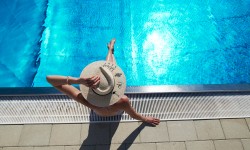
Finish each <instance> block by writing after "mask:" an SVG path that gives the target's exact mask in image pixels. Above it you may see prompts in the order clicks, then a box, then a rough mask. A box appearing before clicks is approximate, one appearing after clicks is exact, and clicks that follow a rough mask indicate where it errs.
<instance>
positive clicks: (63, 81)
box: [46, 39, 160, 126]
mask: <svg viewBox="0 0 250 150" xmlns="http://www.w3.org/2000/svg"><path fill="white" fill-rule="evenodd" d="M114 44H115V39H112V40H111V41H110V42H109V43H108V44H107V47H108V54H107V57H106V61H110V62H112V63H114V64H116V60H115V57H114ZM46 79H47V81H48V82H49V83H50V84H51V85H52V86H54V87H55V88H56V89H58V90H59V91H61V92H62V93H65V94H66V95H68V96H69V97H71V98H72V99H74V100H75V101H77V102H79V103H81V104H83V105H85V106H86V107H89V108H90V109H92V110H93V111H94V112H95V113H96V114H98V115H100V116H114V115H116V114H117V113H118V112H120V111H125V112H126V113H127V114H129V115H130V116H131V117H132V118H134V119H137V120H140V121H143V122H146V123H149V124H151V125H153V126H156V125H158V124H159V123H160V120H159V119H157V118H153V117H145V116H142V115H141V114H139V113H137V112H136V111H135V109H134V108H133V107H132V106H131V103H130V102H129V98H128V97H127V96H126V95H124V96H122V98H121V99H120V100H119V101H118V102H116V103H115V104H113V105H110V106H108V107H97V106H95V105H92V104H91V103H89V102H88V101H87V100H86V99H85V98H84V97H83V96H82V94H81V91H79V90H78V89H77V88H75V87H74V86H72V85H71V84H84V85H86V86H88V87H91V88H96V87H97V86H98V84H99V83H100V77H99V76H93V77H91V78H75V77H66V76H58V75H53V76H47V77H46Z"/></svg>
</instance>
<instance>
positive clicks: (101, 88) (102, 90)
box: [93, 67, 115, 95]
mask: <svg viewBox="0 0 250 150" xmlns="http://www.w3.org/2000/svg"><path fill="white" fill-rule="evenodd" d="M99 69H100V71H101V74H100V83H99V85H98V87H97V88H96V89H93V90H94V92H96V93H97V94H99V95H107V94H109V93H110V92H111V91H112V90H113V89H114V85H115V83H114V82H115V81H114V77H113V74H112V72H111V71H110V70H109V69H107V68H104V67H99Z"/></svg>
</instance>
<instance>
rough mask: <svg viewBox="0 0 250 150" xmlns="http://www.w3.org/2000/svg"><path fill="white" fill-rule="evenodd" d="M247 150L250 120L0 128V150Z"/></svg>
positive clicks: (249, 145) (248, 148)
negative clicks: (155, 124)
mask: <svg viewBox="0 0 250 150" xmlns="http://www.w3.org/2000/svg"><path fill="white" fill-rule="evenodd" d="M79 149H81V150H99V149H100V150H109V149H111V150H115V149H119V150H125V149H130V150H250V118H238V119H216V120H187V121H162V122H161V124H160V125H159V126H157V127H151V126H148V125H146V124H144V123H142V122H127V123H90V124H35V125H0V150H79Z"/></svg>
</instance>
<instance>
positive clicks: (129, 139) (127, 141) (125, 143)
mask: <svg viewBox="0 0 250 150" xmlns="http://www.w3.org/2000/svg"><path fill="white" fill-rule="evenodd" d="M145 126H150V125H148V124H147V123H144V122H143V123H142V124H141V125H140V126H139V127H137V128H136V129H135V130H134V131H133V132H132V133H131V134H130V135H129V136H128V137H127V138H126V139H125V140H124V141H123V142H122V143H121V145H120V146H119V147H118V148H117V150H124V149H129V147H130V146H131V145H132V144H133V143H134V141H135V139H136V137H137V136H138V135H139V134H140V133H141V131H142V130H143V129H144V128H145Z"/></svg>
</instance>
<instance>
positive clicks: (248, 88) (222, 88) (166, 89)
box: [0, 84, 250, 96]
mask: <svg viewBox="0 0 250 150" xmlns="http://www.w3.org/2000/svg"><path fill="white" fill-rule="evenodd" d="M75 87H76V88H79V86H75ZM204 92H206V93H207V92H250V84H206V85H203V84H201V85H155V86H128V87H127V88H126V92H125V93H126V94H140V93H204ZM14 95H23V96H24V95H64V94H63V93H61V92H60V91H58V90H56V89H55V88H53V87H8V88H6V87H0V96H14Z"/></svg>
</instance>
